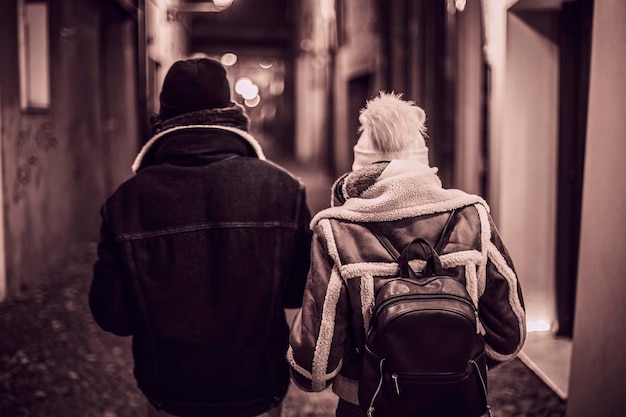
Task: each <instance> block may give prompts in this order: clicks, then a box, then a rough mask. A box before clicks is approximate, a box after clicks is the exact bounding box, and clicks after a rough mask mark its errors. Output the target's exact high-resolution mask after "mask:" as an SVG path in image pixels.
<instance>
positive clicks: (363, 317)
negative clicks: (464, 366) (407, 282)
mask: <svg viewBox="0 0 626 417" xmlns="http://www.w3.org/2000/svg"><path fill="white" fill-rule="evenodd" d="M385 166H386V164H379V165H378V166H377V167H375V166H374V165H370V166H366V167H364V168H362V169H361V170H358V171H354V172H353V173H351V174H349V175H348V176H347V177H346V178H344V179H343V180H342V181H340V182H338V183H336V186H335V190H334V191H335V192H336V193H335V194H337V193H339V194H343V195H344V196H345V197H346V198H347V199H346V200H345V202H342V205H340V206H337V205H335V206H334V207H331V208H329V209H326V210H323V211H321V212H320V213H318V214H317V215H316V216H315V217H314V218H313V220H312V223H311V224H312V227H313V232H314V235H313V243H312V250H311V271H310V273H309V278H308V281H307V286H306V288H305V295H304V302H303V305H302V310H301V313H300V314H299V315H298V316H296V318H295V320H294V324H293V327H292V333H291V338H290V349H289V352H288V357H289V360H290V363H291V366H292V368H293V372H292V375H293V379H294V381H295V382H296V383H297V384H298V385H299V386H300V387H301V388H303V389H305V390H307V391H320V390H323V389H324V388H326V387H327V386H328V385H330V384H331V383H332V384H333V391H334V392H335V393H336V394H337V395H338V396H339V397H340V398H342V399H343V400H345V401H348V402H350V403H353V404H358V396H357V392H358V380H359V377H360V374H361V360H362V359H361V353H360V352H363V350H364V349H363V348H364V345H365V339H366V335H367V332H368V329H369V322H370V318H371V314H372V307H373V305H374V299H375V294H376V292H377V290H378V289H379V288H380V286H381V285H382V283H384V282H385V280H384V279H379V278H392V277H397V276H399V275H398V274H399V270H398V269H399V268H398V264H397V263H396V262H395V260H394V259H393V258H392V257H391V255H390V254H389V253H388V252H387V250H386V249H385V248H384V247H383V246H382V245H381V243H380V242H379V241H378V240H377V238H376V237H375V236H374V235H373V234H372V233H371V232H370V229H369V228H368V227H367V226H366V224H367V223H374V222H375V223H378V224H379V225H380V229H382V231H383V233H384V234H385V235H386V236H387V237H388V239H389V240H390V242H391V243H392V244H393V245H394V246H395V247H396V248H397V249H398V250H399V251H400V252H401V251H402V249H403V248H404V247H405V246H406V245H407V244H408V243H409V242H410V241H411V240H412V239H413V238H415V237H418V236H419V237H423V238H424V239H426V240H427V241H428V242H429V243H430V244H431V245H433V246H435V245H436V243H437V242H438V240H439V237H440V234H441V230H442V229H443V226H444V224H445V223H446V221H447V219H448V217H449V215H450V212H451V211H452V210H453V209H456V210H455V214H454V217H453V218H452V219H451V221H450V224H449V227H448V230H449V233H446V236H445V237H444V239H443V240H442V241H441V244H440V246H439V247H440V248H442V249H440V250H439V253H440V258H441V262H442V266H443V267H444V269H445V270H446V272H447V274H448V275H451V276H453V277H455V278H456V279H458V280H459V281H460V282H462V283H463V284H465V286H466V288H467V290H468V293H469V294H470V296H471V297H472V300H473V301H474V304H475V305H476V306H477V307H478V311H479V319H480V323H481V326H482V328H481V329H480V330H481V332H482V333H483V334H484V338H485V343H486V353H487V357H488V362H489V363H490V365H491V366H493V365H495V364H497V363H501V362H505V361H508V360H511V359H513V358H514V357H515V356H516V355H517V353H518V352H519V350H520V349H521V347H522V345H523V343H524V340H525V337H526V325H525V311H524V303H523V299H522V293H521V289H520V286H519V282H518V280H517V276H516V274H515V270H514V267H513V263H512V261H511V258H510V257H509V254H508V252H507V250H506V248H505V246H504V244H503V243H502V240H501V239H500V236H499V234H498V231H497V230H496V228H495V225H494V224H493V221H492V219H491V216H490V215H489V208H488V206H487V204H486V203H485V202H484V201H483V200H482V199H481V198H480V197H478V196H474V195H470V194H466V193H464V192H462V191H460V190H446V189H443V188H442V187H441V182H440V181H439V178H438V177H437V176H436V175H435V174H434V173H433V172H432V171H431V170H423V169H422V170H420V169H418V170H416V171H413V170H412V169H407V170H400V171H398V170H396V172H395V173H394V174H393V175H391V176H389V177H387V178H384V179H381V180H380V181H378V180H377V177H378V175H379V174H380V172H381V171H382V169H384V167H385ZM410 264H411V267H412V268H413V269H414V270H415V271H417V272H419V271H421V269H423V268H424V265H425V262H424V261H420V260H412V261H410Z"/></svg>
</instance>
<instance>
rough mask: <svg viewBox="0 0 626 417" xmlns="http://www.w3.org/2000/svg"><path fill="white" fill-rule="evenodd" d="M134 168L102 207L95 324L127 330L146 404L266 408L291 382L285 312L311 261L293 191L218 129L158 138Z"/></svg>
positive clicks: (289, 181) (298, 193)
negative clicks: (134, 172) (287, 356)
mask: <svg viewBox="0 0 626 417" xmlns="http://www.w3.org/2000/svg"><path fill="white" fill-rule="evenodd" d="M155 138H156V139H155ZM157 139H158V140H157ZM134 168H135V169H138V170H139V171H138V172H137V174H136V175H135V176H133V177H132V178H130V179H129V180H127V181H126V182H125V183H123V184H122V185H121V186H120V187H119V188H118V189H117V190H116V191H115V192H114V193H113V195H111V196H110V197H109V198H108V199H107V200H106V202H105V203H104V205H103V207H102V211H101V215H102V227H101V236H102V237H101V242H100V244H99V246H98V259H97V262H96V263H95V266H94V275H93V282H92V286H91V291H90V295H89V301H90V307H91V311H92V313H93V316H94V318H95V320H96V321H97V323H98V324H99V325H100V326H101V327H102V328H103V329H105V330H107V331H110V332H113V333H115V334H117V335H121V336H126V335H132V336H133V354H134V359H135V369H134V372H135V376H136V379H137V381H138V385H139V387H140V388H141V390H142V391H143V392H144V394H145V395H146V396H147V397H148V399H150V401H151V402H152V403H153V404H154V405H155V406H156V407H157V408H163V409H164V410H166V411H168V412H170V413H172V414H177V415H184V416H193V415H220V416H253V415H257V414H260V413H262V412H264V411H265V410H267V409H269V408H270V407H271V406H272V405H273V404H275V403H276V402H277V401H279V400H280V399H282V398H283V397H284V395H285V394H286V391H287V388H288V384H289V368H288V364H287V362H286V360H285V352H286V350H287V346H288V339H287V338H288V326H287V323H286V321H285V315H284V310H283V308H297V307H299V306H300V304H301V301H302V291H303V289H304V282H305V279H306V273H307V270H308V266H309V250H310V238H311V236H310V231H309V229H308V222H309V221H310V212H309V209H308V207H307V205H306V198H305V190H304V187H303V185H302V183H301V182H300V181H299V180H297V179H296V178H294V177H293V176H292V175H291V174H289V173H288V172H287V171H285V170H283V169H282V168H279V167H278V166H276V165H274V164H273V163H271V162H269V161H267V160H264V156H263V154H262V151H261V150H260V146H259V145H258V143H257V142H256V141H254V138H252V137H251V136H250V135H249V134H247V133H246V132H243V131H239V130H238V129H231V128H219V127H215V126H213V127H209V126H195V127H194V126H185V127H178V128H174V129H170V130H166V131H165V132H162V133H160V134H159V135H157V136H155V137H154V138H153V139H152V140H151V141H150V142H148V144H147V145H146V146H144V149H143V150H142V152H141V153H140V155H139V157H138V161H136V164H135V166H134Z"/></svg>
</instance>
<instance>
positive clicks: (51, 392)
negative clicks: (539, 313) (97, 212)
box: [0, 245, 565, 417]
mask: <svg viewBox="0 0 626 417" xmlns="http://www.w3.org/2000/svg"><path fill="white" fill-rule="evenodd" d="M94 251H95V245H90V246H87V247H85V248H84V249H83V250H81V251H79V252H78V253H76V254H74V256H73V257H72V259H71V260H69V261H65V262H61V263H59V264H58V265H57V266H56V267H54V268H51V270H50V271H49V272H47V273H46V274H45V275H44V276H42V277H41V282H43V284H41V285H37V286H32V287H30V288H28V289H27V290H26V291H25V294H24V296H23V297H21V298H20V299H17V300H11V301H8V302H5V303H4V304H2V305H0V416H2V417H23V416H35V417H96V416H97V417H134V416H144V415H145V410H146V405H145V400H144V399H143V397H142V395H141V393H140V392H139V391H138V389H137V387H136V386H135V381H134V378H133V375H132V358H131V356H130V339H129V338H121V337H116V336H114V335H111V334H109V333H105V332H103V331H101V330H100V329H99V328H98V327H97V325H96V324H95V323H94V322H93V321H92V319H91V315H90V313H89V309H88V306H87V290H88V288H89V281H90V279H91V265H92V263H93V260H94ZM489 386H490V393H489V396H490V402H491V404H492V409H493V412H494V416H495V417H535V416H540V417H562V416H565V403H564V402H563V401H561V400H560V399H559V398H558V397H557V396H556V395H555V394H554V393H553V392H552V391H551V390H550V389H549V388H548V387H547V386H546V385H544V384H543V382H542V381H541V380H539V379H538V378H537V377H536V376H535V375H534V374H533V373H532V372H531V371H529V370H528V368H526V367H525V366H524V365H523V364H522V363H521V362H520V361H518V360H515V361H513V362H511V363H508V364H505V365H502V366H501V367H499V368H496V369H495V370H493V371H490V375H489ZM335 404H336V398H335V397H334V395H333V394H332V393H331V392H330V391H329V390H326V391H324V392H321V393H303V392H301V391H299V390H298V389H296V388H295V387H291V389H290V391H289V394H288V396H287V398H286V399H285V403H284V410H283V417H305V416H306V417H313V416H317V417H330V416H333V415H334V413H333V410H334V407H335Z"/></svg>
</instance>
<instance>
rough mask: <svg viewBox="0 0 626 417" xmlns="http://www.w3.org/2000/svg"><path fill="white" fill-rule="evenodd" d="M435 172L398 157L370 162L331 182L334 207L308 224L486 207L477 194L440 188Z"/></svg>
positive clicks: (379, 218)
mask: <svg viewBox="0 0 626 417" xmlns="http://www.w3.org/2000/svg"><path fill="white" fill-rule="evenodd" d="M436 172H437V170H436V168H430V167H424V166H423V165H420V164H417V163H411V162H410V161H399V160H393V161H391V163H388V162H384V163H378V164H370V165H366V166H365V167H363V168H361V169H359V170H357V171H353V172H350V173H348V174H346V175H344V176H343V177H342V178H340V179H339V180H337V181H336V182H335V184H334V185H333V196H334V198H335V201H334V204H335V206H333V207H330V208H327V209H325V210H322V211H320V212H319V213H317V214H316V215H315V216H314V217H313V219H312V220H311V227H313V226H315V225H316V224H317V223H318V222H319V221H320V220H321V219H324V218H333V219H338V220H346V221H351V222H382V221H395V220H400V219H404V218H409V217H416V216H423V215H427V214H435V213H442V212H445V211H450V210H453V209H455V208H459V207H464V206H467V205H471V204H477V203H478V204H482V205H484V206H485V207H486V208H487V210H488V205H487V203H486V202H485V201H484V200H483V199H482V198H481V197H479V196H477V195H473V194H468V193H465V192H464V191H461V190H457V189H445V188H443V187H442V184H441V180H440V179H439V177H438V176H437V174H436ZM342 200H343V204H342ZM337 204H341V205H337Z"/></svg>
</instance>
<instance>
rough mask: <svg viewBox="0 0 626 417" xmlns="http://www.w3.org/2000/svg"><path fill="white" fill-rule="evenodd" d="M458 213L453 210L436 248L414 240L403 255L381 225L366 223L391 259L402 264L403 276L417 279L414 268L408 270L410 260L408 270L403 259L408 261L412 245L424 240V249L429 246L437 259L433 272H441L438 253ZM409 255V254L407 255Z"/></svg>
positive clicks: (432, 254)
mask: <svg viewBox="0 0 626 417" xmlns="http://www.w3.org/2000/svg"><path fill="white" fill-rule="evenodd" d="M455 213H456V209H453V210H452V211H451V212H450V215H449V216H448V220H446V223H445V224H444V226H443V229H441V233H440V234H439V239H437V243H436V244H435V246H434V247H432V246H430V244H429V243H428V242H426V241H423V239H418V238H416V239H413V240H412V241H411V243H409V244H408V245H407V246H406V248H405V249H404V251H403V253H402V254H400V252H398V250H397V249H396V248H395V246H393V244H392V243H391V242H390V241H389V238H387V236H386V235H385V233H383V231H382V229H381V227H380V224H379V223H365V226H366V227H367V228H368V229H369V230H370V232H372V234H373V235H374V236H375V237H376V239H378V241H379V242H380V244H381V245H382V246H383V247H384V248H385V250H386V251H387V252H388V253H389V255H391V258H392V259H393V260H395V261H396V262H398V263H400V264H401V265H400V269H401V272H402V276H408V277H411V278H416V275H415V272H414V271H413V270H412V268H408V260H407V261H406V262H407V269H405V268H403V265H402V264H403V262H400V260H401V259H406V258H407V257H408V252H407V249H408V248H409V247H410V246H411V244H413V243H415V242H416V241H418V240H422V241H423V243H422V247H424V243H425V244H426V245H427V247H428V249H429V250H430V256H429V259H430V258H434V257H437V261H434V262H436V263H435V265H437V266H438V267H434V268H433V272H434V271H436V270H439V271H440V270H441V262H440V261H439V259H438V258H439V257H438V255H437V254H438V253H439V251H440V250H441V249H442V247H441V246H442V245H443V240H444V237H445V236H446V234H447V232H448V227H449V226H450V223H451V221H452V217H454V214H455ZM405 253H407V254H405Z"/></svg>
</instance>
